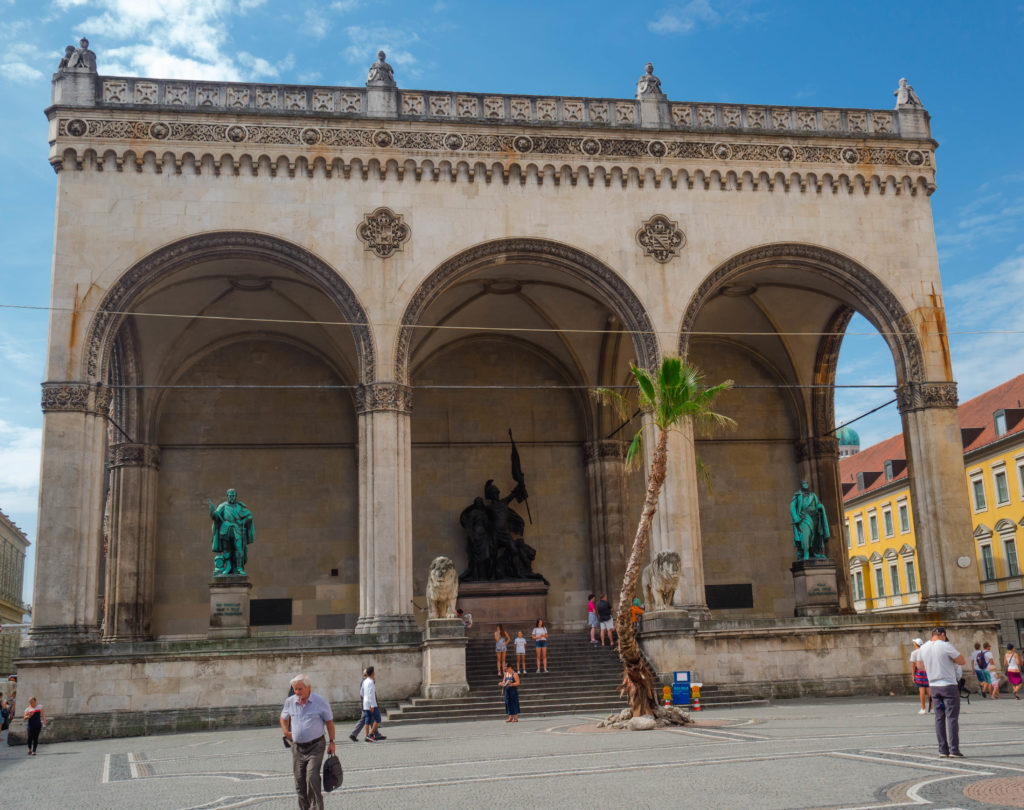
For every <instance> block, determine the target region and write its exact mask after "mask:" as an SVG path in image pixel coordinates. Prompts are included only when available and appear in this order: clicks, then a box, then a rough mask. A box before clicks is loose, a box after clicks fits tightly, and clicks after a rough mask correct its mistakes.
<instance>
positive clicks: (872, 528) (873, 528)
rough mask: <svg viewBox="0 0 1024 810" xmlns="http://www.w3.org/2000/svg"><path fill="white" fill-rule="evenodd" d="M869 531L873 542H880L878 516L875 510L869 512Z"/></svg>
mask: <svg viewBox="0 0 1024 810" xmlns="http://www.w3.org/2000/svg"><path fill="white" fill-rule="evenodd" d="M868 531H869V532H870V534H871V542H872V543H877V542H878V516H877V515H876V514H875V513H874V512H869V513H868Z"/></svg>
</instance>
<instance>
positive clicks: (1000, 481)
mask: <svg viewBox="0 0 1024 810" xmlns="http://www.w3.org/2000/svg"><path fill="white" fill-rule="evenodd" d="M992 482H993V484H995V488H996V503H997V504H999V505H1002V504H1004V503H1009V502H1010V485H1009V484H1008V483H1007V481H1006V470H1005V469H998V470H996V471H994V472H993V473H992Z"/></svg>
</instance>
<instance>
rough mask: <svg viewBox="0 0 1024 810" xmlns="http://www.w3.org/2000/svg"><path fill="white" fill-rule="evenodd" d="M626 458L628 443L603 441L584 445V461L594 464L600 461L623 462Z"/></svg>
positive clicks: (612, 440) (610, 440)
mask: <svg viewBox="0 0 1024 810" xmlns="http://www.w3.org/2000/svg"><path fill="white" fill-rule="evenodd" d="M625 457H626V443H625V442H621V441H618V440H616V439H601V440H598V441H594V442H586V443H585V444H584V445H583V461H584V463H586V464H593V463H595V462H598V461H605V460H608V459H610V460H612V461H622V460H623V459H625Z"/></svg>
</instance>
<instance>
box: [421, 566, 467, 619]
mask: <svg viewBox="0 0 1024 810" xmlns="http://www.w3.org/2000/svg"><path fill="white" fill-rule="evenodd" d="M458 595H459V577H458V574H456V573H455V563H453V562H452V561H451V560H450V559H448V558H447V557H435V558H434V561H433V562H432V563H431V564H430V574H429V575H428V576H427V617H428V618H430V619H454V618H455V600H456V598H458Z"/></svg>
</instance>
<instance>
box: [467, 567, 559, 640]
mask: <svg viewBox="0 0 1024 810" xmlns="http://www.w3.org/2000/svg"><path fill="white" fill-rule="evenodd" d="M458 606H459V607H460V608H462V609H463V610H464V611H465V612H466V613H472V614H473V626H472V627H471V628H470V629H469V635H470V636H489V635H491V634H493V633H494V625H496V624H500V625H501V626H502V627H504V628H505V630H506V631H508V634H509V635H510V636H513V637H514V636H515V634H516V632H515V631H516V630H522V631H523V635H524V636H526V637H527V638H529V635H530V630H531V629H532V628H533V627H534V626H535V625H536V624H537V619H543V620H544V624H545V625H546V624H547V622H548V585H547V583H546V582H544V580H542V579H511V580H500V581H497V582H461V583H459V600H458Z"/></svg>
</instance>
